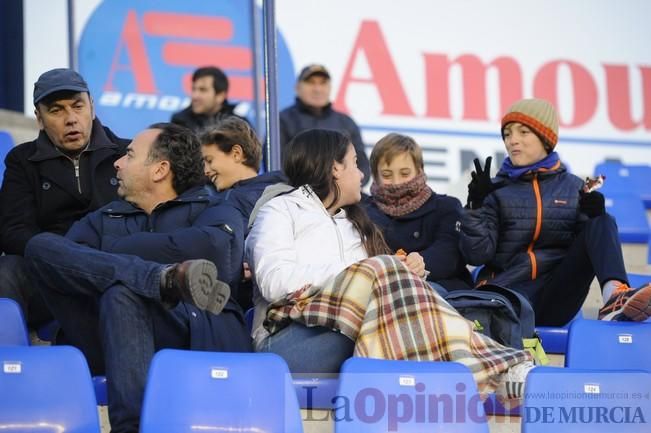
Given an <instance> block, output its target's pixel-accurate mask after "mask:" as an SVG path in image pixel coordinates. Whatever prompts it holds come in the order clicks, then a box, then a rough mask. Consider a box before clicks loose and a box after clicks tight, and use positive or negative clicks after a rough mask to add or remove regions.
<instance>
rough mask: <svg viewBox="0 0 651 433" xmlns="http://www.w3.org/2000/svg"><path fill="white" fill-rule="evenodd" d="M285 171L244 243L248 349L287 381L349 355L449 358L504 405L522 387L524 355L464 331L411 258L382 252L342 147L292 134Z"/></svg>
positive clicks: (326, 134)
mask: <svg viewBox="0 0 651 433" xmlns="http://www.w3.org/2000/svg"><path fill="white" fill-rule="evenodd" d="M283 168H284V171H285V174H286V175H287V178H288V179H289V184H290V186H292V187H294V189H293V190H292V191H290V192H289V193H286V194H284V195H280V196H277V197H275V198H272V199H271V200H269V201H268V202H267V203H266V204H264V205H263V206H262V207H261V209H260V211H259V213H258V215H257V217H256V219H255V222H254V224H253V228H252V229H251V231H250V233H249V236H248V238H247V240H246V256H247V260H248V263H249V265H250V267H251V272H252V274H253V283H254V300H253V302H254V304H255V317H254V324H253V337H254V346H255V349H256V350H257V351H264V352H274V353H277V354H279V355H280V356H282V357H283V358H284V359H285V360H286V361H287V363H288V365H289V368H290V371H292V372H293V373H301V372H310V373H336V372H338V371H339V367H340V366H341V364H342V363H343V361H345V360H346V359H347V358H348V357H350V356H351V355H355V356H369V357H376V358H391V359H416V360H447V361H457V362H460V363H463V364H464V365H466V366H467V367H468V368H470V370H471V371H472V373H473V375H474V377H475V380H476V381H477V383H478V386H479V390H480V393H482V395H483V394H487V393H489V392H493V391H495V390H496V389H498V390H499V389H502V391H503V392H502V395H503V397H504V398H505V399H508V398H513V396H510V395H506V394H508V393H506V391H505V390H506V389H514V388H513V387H507V386H506V382H509V383H510V382H514V381H517V382H519V383H520V385H521V384H522V383H523V381H524V374H525V373H526V372H527V371H528V369H529V368H530V367H531V363H530V362H529V360H530V355H529V354H528V353H526V352H523V351H520V350H516V349H512V348H508V347H505V346H502V345H500V344H498V343H496V342H495V341H493V340H492V339H490V338H489V337H486V336H485V335H483V334H479V333H476V332H474V330H473V326H472V323H471V322H469V321H467V320H465V319H464V318H463V317H461V316H460V315H459V313H458V312H456V311H455V310H454V309H453V308H452V307H450V305H449V304H447V302H445V301H444V300H443V298H441V297H440V295H438V294H437V293H436V291H435V290H433V289H432V287H431V286H430V285H429V284H428V283H427V282H425V280H424V279H423V277H424V275H425V265H424V261H423V258H422V257H421V256H420V254H418V253H411V254H409V255H404V254H399V255H389V249H388V247H387V246H386V243H385V242H384V239H383V237H382V235H381V233H380V231H379V230H378V229H377V228H376V227H375V226H374V225H373V224H372V223H371V221H370V219H369V218H368V216H367V215H366V213H365V211H364V210H363V209H362V208H361V207H360V206H359V202H360V200H361V180H362V173H361V172H360V171H359V170H358V169H357V164H356V155H355V149H354V147H353V145H352V144H351V143H350V140H349V139H348V138H347V137H346V136H345V135H343V134H341V133H339V132H336V131H330V130H318V129H315V130H308V131H305V132H302V133H300V134H298V135H297V136H296V137H295V138H294V139H293V140H292V142H291V143H290V147H289V152H288V153H287V154H286V155H285V160H284V164H283ZM512 367H517V368H512ZM523 367H524V368H523ZM507 371H508V372H509V373H507ZM511 373H512V374H511ZM500 384H504V385H503V386H502V385H500ZM516 388H518V389H520V390H522V386H519V387H516ZM499 396H500V394H499V393H498V397H499ZM517 397H518V396H515V398H517Z"/></svg>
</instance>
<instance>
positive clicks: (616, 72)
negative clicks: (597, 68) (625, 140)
mask: <svg viewBox="0 0 651 433" xmlns="http://www.w3.org/2000/svg"><path fill="white" fill-rule="evenodd" d="M604 69H605V70H606V90H607V91H608V117H609V118H610V121H611V122H612V123H613V125H614V126H615V128H618V129H621V130H623V131H631V130H633V129H636V128H638V127H640V126H644V128H646V129H647V130H649V129H651V68H649V67H644V66H640V73H641V75H642V110H643V112H642V120H638V121H634V120H633V116H632V114H631V109H632V102H631V84H630V81H629V77H628V66H625V65H604Z"/></svg>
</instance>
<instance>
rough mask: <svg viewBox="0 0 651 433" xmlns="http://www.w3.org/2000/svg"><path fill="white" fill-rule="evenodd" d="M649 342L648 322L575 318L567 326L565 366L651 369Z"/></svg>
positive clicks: (649, 324)
mask: <svg viewBox="0 0 651 433" xmlns="http://www.w3.org/2000/svg"><path fill="white" fill-rule="evenodd" d="M650 342H651V323H648V322H644V323H636V322H607V321H601V320H576V321H574V322H572V325H570V332H569V336H568V342H567V354H566V355H565V366H566V367H571V368H596V369H611V370H614V369H617V370H647V371H649V372H651V344H650ZM650 389H651V388H650ZM650 420H651V419H650Z"/></svg>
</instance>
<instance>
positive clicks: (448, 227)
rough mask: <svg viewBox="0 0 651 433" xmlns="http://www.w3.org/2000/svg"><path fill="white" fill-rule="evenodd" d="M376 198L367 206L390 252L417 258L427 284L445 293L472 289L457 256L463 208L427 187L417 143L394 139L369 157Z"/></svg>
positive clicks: (393, 135)
mask: <svg viewBox="0 0 651 433" xmlns="http://www.w3.org/2000/svg"><path fill="white" fill-rule="evenodd" d="M371 174H372V175H373V184H372V185H371V194H372V197H371V199H370V200H368V201H366V202H365V204H366V205H367V208H366V210H367V212H368V214H369V216H370V218H371V220H372V221H373V222H374V223H375V224H377V225H378V227H380V229H381V230H382V234H383V235H384V239H385V240H386V242H387V244H388V245H389V247H390V248H391V250H392V251H399V250H403V251H405V253H406V254H407V257H409V256H410V255H412V254H419V255H421V256H422V257H423V260H424V262H425V269H426V270H427V280H428V281H431V282H435V283H438V284H440V285H441V286H443V288H444V289H446V290H455V289H469V288H471V287H472V280H471V278H470V273H469V272H468V270H467V269H466V264H465V262H464V260H463V258H462V256H461V251H459V232H458V231H457V222H458V221H459V216H460V212H461V202H460V201H459V200H458V199H456V198H454V197H448V196H446V195H441V194H436V193H435V192H434V191H432V189H431V188H430V187H429V186H428V185H427V176H426V175H425V171H424V164H423V151H422V150H421V148H420V146H419V145H418V143H416V141H414V139H413V138H411V137H408V136H405V135H401V134H396V133H391V134H388V135H386V136H385V137H383V138H381V139H380V141H378V142H377V143H376V144H375V147H373V151H372V152H371Z"/></svg>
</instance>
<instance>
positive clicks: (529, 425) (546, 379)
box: [521, 367, 651, 433]
mask: <svg viewBox="0 0 651 433" xmlns="http://www.w3.org/2000/svg"><path fill="white" fill-rule="evenodd" d="M649 393H651V374H649V373H647V372H642V371H621V370H585V369H573V368H557V367H537V368H534V369H533V370H531V372H530V373H529V375H528V376H527V382H526V384H525V398H524V408H523V409H522V410H521V412H522V432H523V433H543V432H544V433H549V432H553V433H613V432H617V433H648V432H649V422H651V399H650V395H649Z"/></svg>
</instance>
